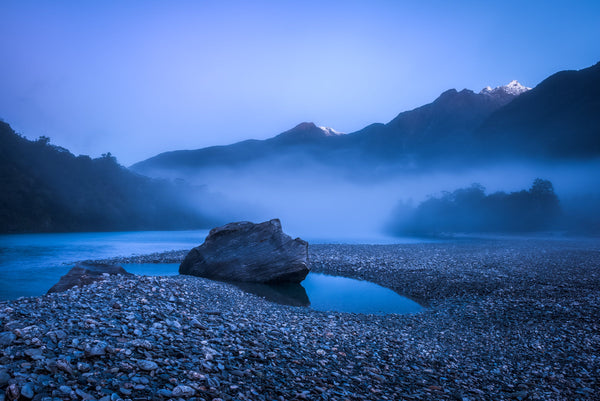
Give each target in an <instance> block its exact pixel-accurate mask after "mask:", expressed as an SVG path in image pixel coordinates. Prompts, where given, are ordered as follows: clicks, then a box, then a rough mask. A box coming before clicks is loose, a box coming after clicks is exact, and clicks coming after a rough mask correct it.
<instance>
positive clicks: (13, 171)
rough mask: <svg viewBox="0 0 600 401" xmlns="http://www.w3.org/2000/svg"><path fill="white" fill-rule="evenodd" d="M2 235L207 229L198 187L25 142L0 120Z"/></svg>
mask: <svg viewBox="0 0 600 401" xmlns="http://www.w3.org/2000/svg"><path fill="white" fill-rule="evenodd" d="M0 187H1V188H2V191H0V232H3V233H17V232H59V231H112V230H149V229H186V228H203V227H210V226H212V225H213V224H214V221H213V220H212V219H211V218H209V217H208V216H207V215H205V214H203V213H201V212H199V211H198V209H199V208H198V204H200V203H201V202H202V199H203V197H205V196H207V194H206V193H205V191H204V190H203V189H202V188H191V187H189V186H187V185H184V184H172V183H170V182H167V181H158V180H153V179H150V178H147V177H144V176H141V175H138V174H135V173H132V172H131V171H129V170H127V169H126V168H125V167H123V166H120V165H119V164H118V163H117V161H116V159H115V158H114V157H113V156H112V155H111V154H110V153H106V154H104V155H103V156H102V157H100V158H96V159H92V158H90V157H89V156H74V155H73V154H71V153H70V152H69V151H68V150H66V149H64V148H61V147H59V146H54V145H51V144H50V140H49V138H47V137H40V138H39V139H38V140H36V141H30V140H28V139H26V138H23V137H21V136H19V135H17V134H16V133H15V132H14V131H13V130H12V129H11V127H10V126H9V125H8V124H6V123H4V122H0Z"/></svg>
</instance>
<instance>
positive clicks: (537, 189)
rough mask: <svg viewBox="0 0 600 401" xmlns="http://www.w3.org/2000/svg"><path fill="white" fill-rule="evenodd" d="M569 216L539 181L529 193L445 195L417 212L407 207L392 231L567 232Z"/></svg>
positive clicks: (479, 190)
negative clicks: (563, 230) (566, 218)
mask: <svg viewBox="0 0 600 401" xmlns="http://www.w3.org/2000/svg"><path fill="white" fill-rule="evenodd" d="M564 223H565V215H564V213H563V211H562V209H561V205H560V202H559V199H558V196H557V195H556V194H555V192H554V188H553V186H552V183H551V182H550V181H548V180H543V179H539V178H538V179H536V180H535V181H534V182H533V185H532V186H531V188H530V189H528V190H522V191H518V192H511V193H506V192H495V193H492V194H489V195H486V193H485V188H484V187H483V186H481V185H479V184H473V185H472V186H471V187H469V188H462V189H457V190H456V191H454V192H445V193H443V194H442V195H441V196H439V197H431V198H429V199H427V200H425V201H424V202H422V203H421V204H419V205H418V206H417V207H415V208H411V207H409V206H407V205H405V204H401V205H399V206H398V208H397V209H396V211H395V212H394V216H393V218H392V222H391V224H390V225H389V230H390V231H391V232H392V233H393V234H396V235H407V234H413V235H414V234H417V235H438V234H445V233H525V232H538V231H548V230H556V229H564V228H565V224H564Z"/></svg>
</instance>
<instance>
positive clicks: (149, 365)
mask: <svg viewBox="0 0 600 401" xmlns="http://www.w3.org/2000/svg"><path fill="white" fill-rule="evenodd" d="M137 366H138V368H140V369H142V370H156V369H158V365H157V364H156V362H152V361H147V360H145V359H142V360H139V361H137Z"/></svg>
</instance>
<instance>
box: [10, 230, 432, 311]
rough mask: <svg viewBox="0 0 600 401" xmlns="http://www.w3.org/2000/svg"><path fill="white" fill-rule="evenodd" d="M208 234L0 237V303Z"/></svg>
mask: <svg viewBox="0 0 600 401" xmlns="http://www.w3.org/2000/svg"><path fill="white" fill-rule="evenodd" d="M207 234H208V230H192V231H133V232H102V233H62V234H14V235H0V283H2V285H1V286H0V300H7V299H15V298H18V297H22V296H37V295H42V294H45V293H46V291H48V289H49V288H50V287H52V285H54V284H55V283H56V282H57V281H58V280H59V278H60V277H61V276H62V275H64V274H65V273H66V272H67V271H69V269H70V268H71V267H72V266H73V265H74V264H75V262H77V261H81V260H90V259H92V260H98V259H106V258H112V257H118V256H132V255H143V254H148V253H154V252H164V251H170V250H180V249H191V248H193V247H195V246H198V245H200V244H201V243H203V242H204V239H205V238H206V235H207ZM306 239H307V240H308V241H309V243H342V242H343V243H377V244H382V243H414V242H421V241H422V240H418V239H414V238H404V239H402V238H400V239H398V238H390V237H371V238H343V239H339V238H306ZM125 268H126V269H127V270H128V271H130V272H131V273H135V274H146V275H165V274H177V268H176V267H173V266H168V265H150V264H149V265H126V266H125Z"/></svg>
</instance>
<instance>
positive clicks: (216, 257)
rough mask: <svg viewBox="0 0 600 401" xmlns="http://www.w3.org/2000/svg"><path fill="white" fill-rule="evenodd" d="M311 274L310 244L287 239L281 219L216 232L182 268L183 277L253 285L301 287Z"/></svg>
mask: <svg viewBox="0 0 600 401" xmlns="http://www.w3.org/2000/svg"><path fill="white" fill-rule="evenodd" d="M308 271H309V269H308V243H307V242H306V241H303V240H301V239H300V238H296V239H292V238H291V237H290V236H289V235H286V234H285V233H284V232H283V231H282V229H281V223H280V221H279V220H278V219H273V220H271V221H266V222H264V223H260V224H254V223H250V222H237V223H230V224H227V225H224V226H222V227H217V228H213V229H212V230H210V233H209V234H208V237H206V240H205V241H204V243H203V244H202V245H200V246H198V247H196V248H194V249H192V250H191V251H190V252H189V253H188V255H187V256H186V258H185V260H184V261H183V263H181V265H180V266H179V273H180V274H189V275H193V276H200V277H206V278H212V279H217V280H227V281H241V282H253V283H281V282H295V283H299V282H301V281H302V280H304V278H305V277H306V275H307V274H308Z"/></svg>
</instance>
